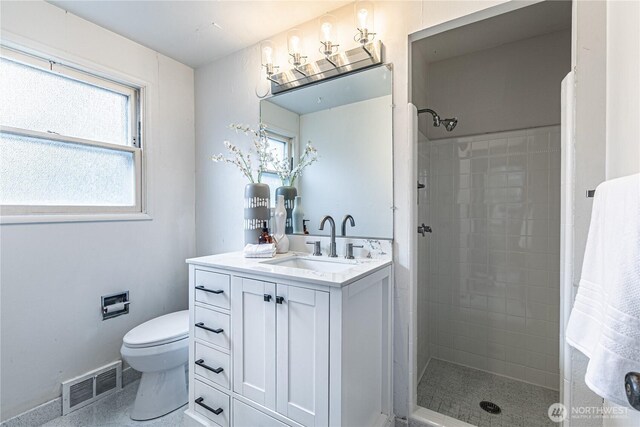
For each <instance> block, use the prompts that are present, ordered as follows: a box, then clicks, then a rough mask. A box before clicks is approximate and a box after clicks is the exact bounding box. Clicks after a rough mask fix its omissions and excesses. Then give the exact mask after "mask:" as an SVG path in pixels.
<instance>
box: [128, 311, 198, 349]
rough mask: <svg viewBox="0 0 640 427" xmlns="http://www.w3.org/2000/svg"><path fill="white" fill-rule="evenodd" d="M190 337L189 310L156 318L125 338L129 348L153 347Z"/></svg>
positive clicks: (137, 327)
mask: <svg viewBox="0 0 640 427" xmlns="http://www.w3.org/2000/svg"><path fill="white" fill-rule="evenodd" d="M188 336H189V310H184V311H176V312H175V313H169V314H165V315H164V316H160V317H156V318H155V319H151V320H149V321H147V322H144V323H143V324H141V325H139V326H136V327H135V328H133V329H132V330H130V331H129V332H127V334H126V335H125V336H124V338H123V339H122V341H123V342H124V345H126V346H127V347H152V346H155V345H161V344H167V343H170V342H174V341H178V340H181V339H184V338H187V337H188Z"/></svg>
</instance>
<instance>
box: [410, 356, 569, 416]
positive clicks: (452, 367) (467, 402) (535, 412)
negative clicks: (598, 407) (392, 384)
mask: <svg viewBox="0 0 640 427" xmlns="http://www.w3.org/2000/svg"><path fill="white" fill-rule="evenodd" d="M558 399H559V396H558V392H557V391H555V390H550V389H547V388H544V387H539V386H536V385H533V384H528V383H524V382H521V381H517V380H513V379H510V378H506V377H502V376H499V375H495V374H491V373H489V372H484V371H480V370H477V369H472V368H467V367H466V366H461V365H456V364H454V363H449V362H444V361H442V360H438V359H431V361H430V362H429V364H428V365H427V370H426V372H425V373H424V375H423V377H422V380H421V381H420V384H418V405H419V406H422V407H423V408H427V409H431V410H432V411H436V412H439V413H441V414H444V415H448V416H450V417H453V418H457V419H459V420H461V421H464V422H467V423H469V424H473V425H476V426H478V427H489V426H491V427H496V426H499V427H500V426H503V427H543V426H545V427H546V426H556V425H557V424H556V423H554V422H552V421H551V420H550V419H549V418H548V416H547V410H548V408H549V405H551V404H552V403H556V402H558ZM482 400H489V401H491V402H493V403H495V404H497V405H498V406H500V408H501V409H502V412H501V413H500V414H497V415H494V414H489V413H488V412H485V411H484V410H482V409H481V408H480V402H481V401H482Z"/></svg>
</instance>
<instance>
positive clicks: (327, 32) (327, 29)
mask: <svg viewBox="0 0 640 427" xmlns="http://www.w3.org/2000/svg"><path fill="white" fill-rule="evenodd" d="M321 29H322V38H323V40H322V41H325V42H328V41H331V30H332V29H333V25H331V22H325V23H323V24H322V26H321Z"/></svg>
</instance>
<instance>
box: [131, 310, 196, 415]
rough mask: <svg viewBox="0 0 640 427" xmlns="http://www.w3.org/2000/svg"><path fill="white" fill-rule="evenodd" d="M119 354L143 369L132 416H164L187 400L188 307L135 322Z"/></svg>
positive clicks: (132, 364) (134, 367)
mask: <svg viewBox="0 0 640 427" xmlns="http://www.w3.org/2000/svg"><path fill="white" fill-rule="evenodd" d="M120 354H122V358H123V359H124V360H126V361H127V363H128V364H129V365H130V366H131V367H132V368H133V369H135V370H136V371H140V372H142V378H141V379H140V386H139V387H138V394H137V395H136V401H135V403H134V405H133V410H132V411H131V414H130V416H131V419H132V420H136V421H143V420H150V419H152V418H157V417H161V416H163V415H165V414H168V413H169V412H171V411H174V410H176V409H178V408H179V407H180V406H182V405H184V404H186V403H187V400H188V386H187V379H186V373H185V369H186V365H187V362H188V361H189V310H184V311H177V312H175V313H170V314H166V315H164V316H160V317H156V318H155V319H151V320H149V321H147V322H145V323H143V324H141V325H139V326H136V327H135V328H133V329H132V330H130V331H129V332H127V334H126V335H125V336H124V338H123V339H122V348H121V349H120Z"/></svg>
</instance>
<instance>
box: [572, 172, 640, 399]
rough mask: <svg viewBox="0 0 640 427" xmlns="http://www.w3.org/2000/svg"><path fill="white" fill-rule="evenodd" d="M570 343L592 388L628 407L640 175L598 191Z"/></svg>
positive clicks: (636, 354)
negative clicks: (582, 358) (581, 357)
mask: <svg viewBox="0 0 640 427" xmlns="http://www.w3.org/2000/svg"><path fill="white" fill-rule="evenodd" d="M566 339H567V342H568V343H569V345H571V346H573V347H575V348H577V349H578V350H580V351H581V352H582V353H584V354H585V355H586V356H587V357H589V364H588V366H587V373H586V375H585V381H586V383H587V385H588V386H589V388H591V390H593V391H594V392H596V393H597V394H598V395H600V396H602V397H603V398H605V399H607V400H610V401H612V402H614V403H617V404H618V405H622V406H625V405H626V406H629V403H628V401H627V399H626V394H625V386H624V377H625V375H626V374H627V372H631V371H635V372H640V174H637V175H631V176H627V177H624V178H618V179H614V180H611V181H607V182H604V183H602V184H600V185H599V186H598V188H597V189H596V194H595V199H594V201H593V211H592V214H591V224H590V226H589V237H588V239H587V247H586V250H585V254H584V264H583V266H582V276H581V279H580V285H579V288H578V294H577V296H576V300H575V304H574V306H573V310H572V311H571V317H570V318H569V324H568V326H567V333H566Z"/></svg>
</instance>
